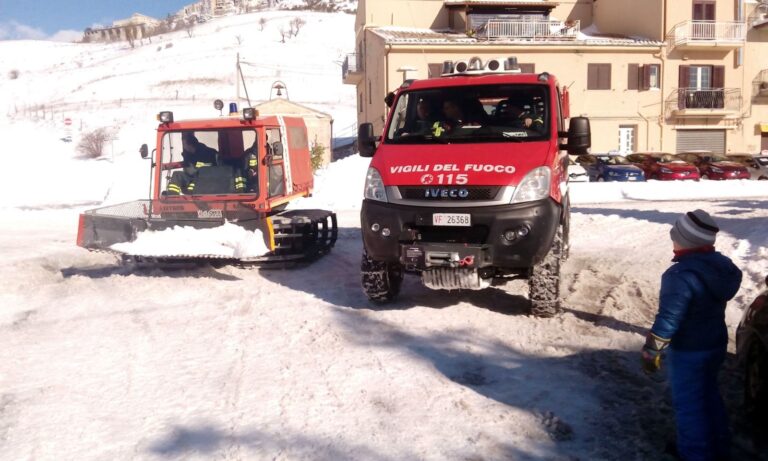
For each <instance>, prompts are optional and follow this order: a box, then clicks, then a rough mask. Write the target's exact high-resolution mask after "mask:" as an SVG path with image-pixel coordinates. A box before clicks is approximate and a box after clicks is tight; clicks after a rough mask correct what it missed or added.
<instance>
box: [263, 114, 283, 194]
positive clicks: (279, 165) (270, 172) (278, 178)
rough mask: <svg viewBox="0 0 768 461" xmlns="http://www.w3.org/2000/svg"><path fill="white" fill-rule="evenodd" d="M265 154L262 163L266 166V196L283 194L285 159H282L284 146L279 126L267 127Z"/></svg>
mask: <svg viewBox="0 0 768 461" xmlns="http://www.w3.org/2000/svg"><path fill="white" fill-rule="evenodd" d="M266 131H267V142H266V146H265V151H266V154H265V156H264V164H265V165H266V167H267V191H268V197H269V198H274V197H283V196H285V161H284V159H283V150H284V146H283V143H282V141H281V137H280V129H279V128H268V129H267V130H266Z"/></svg>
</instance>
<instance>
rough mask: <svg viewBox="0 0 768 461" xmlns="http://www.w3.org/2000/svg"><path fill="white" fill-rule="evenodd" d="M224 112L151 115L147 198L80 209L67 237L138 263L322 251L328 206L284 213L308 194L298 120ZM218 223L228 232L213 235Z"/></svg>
mask: <svg viewBox="0 0 768 461" xmlns="http://www.w3.org/2000/svg"><path fill="white" fill-rule="evenodd" d="M231 106H232V105H231ZM216 107H217V108H219V109H220V108H221V107H222V104H221V102H220V101H217V104H216ZM230 109H231V110H230V113H232V114H234V115H236V116H230V117H218V118H213V119H205V120H185V121H174V118H173V113H172V112H160V113H159V114H158V120H159V121H160V125H159V126H158V128H157V140H156V147H155V149H153V150H152V152H151V155H150V152H149V148H148V147H147V145H146V144H144V145H142V146H141V150H140V152H141V156H142V157H143V158H148V159H149V160H151V164H150V169H151V176H150V177H151V180H150V187H149V189H150V193H149V199H147V200H137V201H134V202H128V203H122V204H118V205H112V206H106V207H102V208H98V209H94V210H89V211H86V212H85V213H82V214H81V215H80V222H79V228H78V233H77V244H78V245H79V246H81V247H83V248H86V249H88V250H94V251H107V252H111V253H115V254H117V255H120V256H121V257H122V259H123V261H128V262H140V263H142V262H149V263H154V262H194V261H198V262H200V261H203V262H217V263H225V264H226V263H263V262H272V261H295V260H302V259H312V258H314V257H317V256H319V255H322V254H324V253H327V252H328V251H329V250H330V249H331V248H332V247H333V245H334V244H335V242H336V237H337V225H336V215H335V213H333V212H331V211H326V210H311V209H310V210H289V211H286V210H285V208H286V206H287V205H288V203H289V202H291V201H292V200H295V199H298V198H300V197H307V196H309V195H311V193H312V188H313V175H312V166H311V161H310V150H309V143H308V138H307V129H306V126H305V124H304V120H303V119H301V118H297V117H282V116H263V117H260V116H259V115H258V113H257V111H255V110H254V109H252V108H246V109H243V111H242V114H238V113H237V110H236V108H235V107H231V108H230ZM235 226H236V227H235ZM222 229H225V230H226V232H228V233H229V236H226V235H225V237H224V239H223V241H221V240H222V232H224V231H221V230H222ZM233 229H235V230H236V231H237V232H236V234H238V235H237V236H235V237H232V236H231V234H232V230H233ZM196 232H197V233H198V234H197V236H196V239H190V234H194V233H196ZM226 232H225V234H226ZM217 233H218V234H217ZM207 236H210V237H207ZM159 237H163V238H164V240H163V239H161V238H159ZM152 238H154V241H153V240H152ZM209 238H210V239H211V240H214V239H218V240H219V241H217V242H215V244H214V242H213V241H206V239H209ZM201 242H202V244H201ZM185 245H187V247H185Z"/></svg>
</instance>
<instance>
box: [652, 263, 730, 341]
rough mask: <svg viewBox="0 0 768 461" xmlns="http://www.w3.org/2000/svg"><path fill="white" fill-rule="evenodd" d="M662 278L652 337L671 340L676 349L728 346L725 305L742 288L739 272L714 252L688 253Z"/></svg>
mask: <svg viewBox="0 0 768 461" xmlns="http://www.w3.org/2000/svg"><path fill="white" fill-rule="evenodd" d="M673 261H675V263H676V264H673V265H672V267H670V268H669V269H667V271H666V272H664V275H662V276H661V293H660V294H659V312H658V314H656V321H655V322H654V323H653V327H651V333H653V334H654V335H656V336H658V337H660V338H665V339H671V340H672V341H671V343H670V347H672V348H674V349H678V350H709V349H716V348H719V347H723V348H725V347H726V346H727V345H728V330H727V329H726V326H725V305H726V303H727V302H728V300H729V299H731V298H733V297H734V296H735V295H736V292H737V291H739V286H740V285H741V271H740V270H739V268H737V267H736V266H735V265H734V264H733V262H731V260H730V259H728V258H727V257H726V256H723V255H722V254H720V253H719V252H717V251H710V252H702V253H688V254H685V255H682V256H678V257H675V259H673Z"/></svg>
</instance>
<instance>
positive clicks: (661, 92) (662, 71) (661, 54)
mask: <svg viewBox="0 0 768 461" xmlns="http://www.w3.org/2000/svg"><path fill="white" fill-rule="evenodd" d="M664 17H665V18H666V9H665V10H664ZM665 23H666V19H665ZM651 56H653V57H654V58H656V59H658V60H659V80H660V81H659V99H660V101H659V108H660V112H659V118H658V120H657V124H658V125H659V152H667V150H666V149H664V112H665V111H666V107H665V105H664V104H665V103H664V84H665V83H666V79H665V78H664V75H665V74H666V73H667V72H666V70H667V60H666V59H665V57H664V56H665V55H664V45H663V44H662V45H661V46H660V47H659V53H658V54H652V55H651Z"/></svg>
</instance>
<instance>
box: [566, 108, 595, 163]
mask: <svg viewBox="0 0 768 461" xmlns="http://www.w3.org/2000/svg"><path fill="white" fill-rule="evenodd" d="M591 146H592V132H591V130H590V127H589V119H588V118H587V117H573V118H571V123H570V124H569V125H568V144H566V145H565V148H566V150H568V153H569V154H570V155H583V154H586V153H587V149H589V148H590V147H591Z"/></svg>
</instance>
